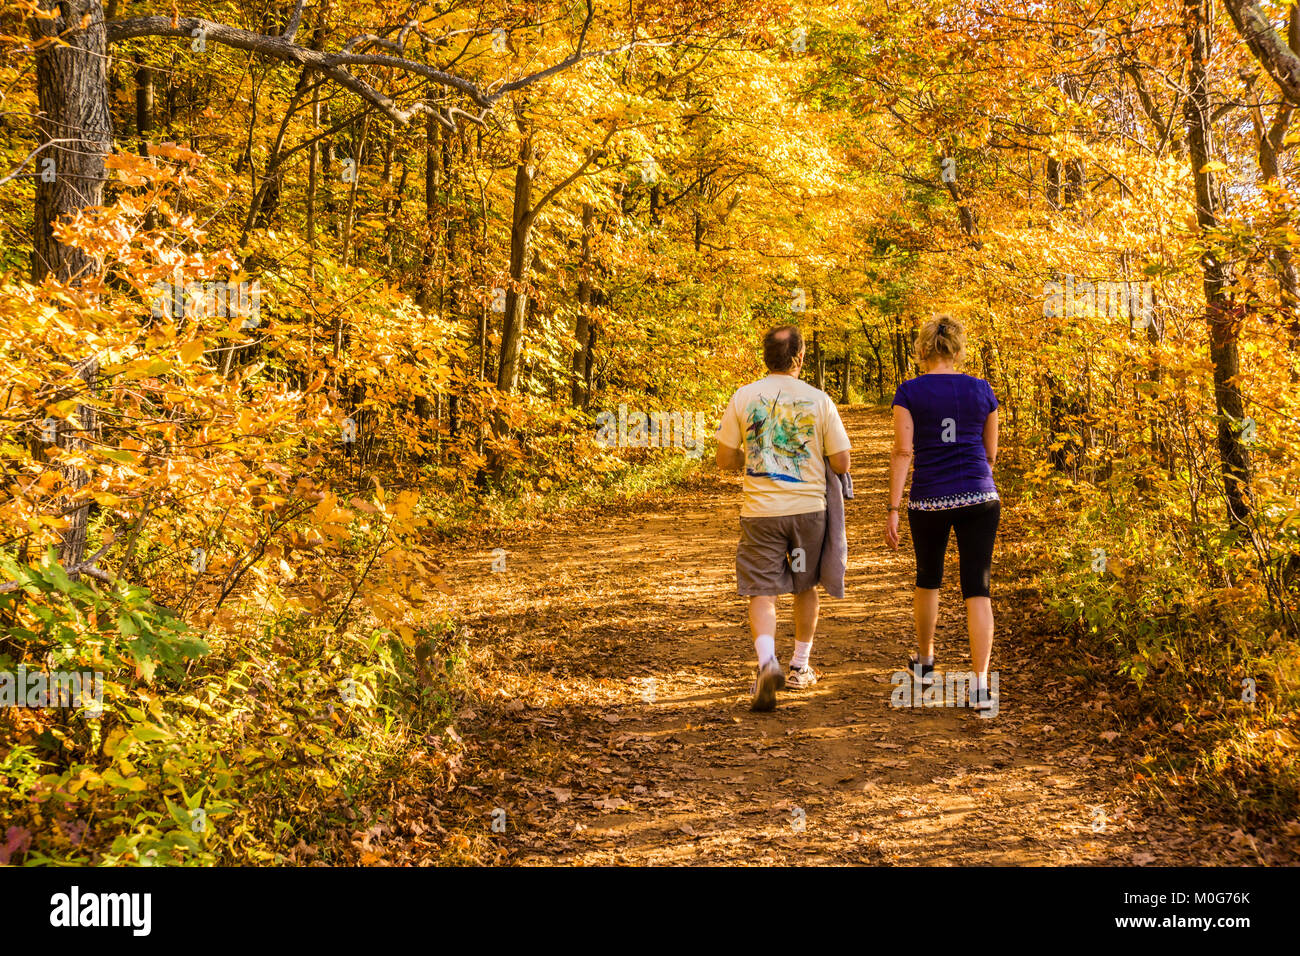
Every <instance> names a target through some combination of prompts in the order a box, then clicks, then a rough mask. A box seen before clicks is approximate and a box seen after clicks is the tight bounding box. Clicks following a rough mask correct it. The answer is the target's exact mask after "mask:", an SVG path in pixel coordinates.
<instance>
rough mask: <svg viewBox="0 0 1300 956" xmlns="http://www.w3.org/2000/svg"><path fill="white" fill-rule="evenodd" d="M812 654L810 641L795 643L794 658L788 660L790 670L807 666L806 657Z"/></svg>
mask: <svg viewBox="0 0 1300 956" xmlns="http://www.w3.org/2000/svg"><path fill="white" fill-rule="evenodd" d="M811 653H812V641H795V642H794V657H792V658H790V667H791V669H792V670H798V669H799V668H800V667H807V666H808V655H809V654H811Z"/></svg>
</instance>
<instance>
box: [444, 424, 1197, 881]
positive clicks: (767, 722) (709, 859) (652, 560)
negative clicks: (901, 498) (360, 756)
mask: <svg viewBox="0 0 1300 956" xmlns="http://www.w3.org/2000/svg"><path fill="white" fill-rule="evenodd" d="M844 418H845V424H846V426H847V427H848V429H849V433H850V435H851V437H852V439H853V442H854V467H853V471H854V480H855V484H856V487H857V490H858V498H857V499H856V500H855V501H854V502H853V503H851V504H850V511H849V516H848V517H849V555H850V570H849V578H848V581H847V593H848V597H847V598H845V599H844V600H841V601H834V600H830V599H824V600H823V604H822V622H821V625H820V628H819V633H818V637H817V642H816V644H815V646H814V649H813V660H812V663H813V665H814V667H815V668H816V669H817V670H818V671H819V672H820V674H821V681H820V683H819V684H818V685H817V686H816V687H815V688H813V689H812V690H811V691H806V692H801V693H795V692H786V693H783V694H782V695H780V698H779V703H778V707H777V709H776V711H775V712H773V713H770V714H753V713H751V712H750V711H749V710H748V704H749V698H748V687H749V682H750V680H751V676H752V667H753V664H752V657H753V648H752V644H751V642H750V638H749V635H748V632H747V628H746V626H745V602H744V599H742V598H740V597H738V596H737V595H736V593H735V577H734V570H733V559H734V554H735V543H736V540H737V536H738V529H739V520H738V506H739V483H740V481H739V478H738V477H734V476H724V475H721V474H719V473H718V472H717V471H716V470H715V469H713V468H712V466H708V467H706V468H705V469H702V472H701V474H700V475H699V476H698V477H697V478H695V479H694V480H693V481H692V482H691V483H689V484H688V485H687V486H685V487H682V488H679V489H676V490H674V491H671V492H666V493H664V495H663V497H662V498H660V499H659V500H657V501H656V502H655V503H654V504H653V505H652V506H649V507H648V508H644V509H642V510H638V511H636V512H634V513H615V514H606V515H600V516H589V517H587V518H586V519H584V518H583V517H582V516H581V515H574V516H571V517H566V518H563V519H559V522H558V523H557V524H556V525H553V526H552V527H551V528H550V529H548V530H547V531H545V532H542V533H539V534H536V535H534V536H532V537H530V538H527V539H525V540H522V541H517V542H509V543H507V544H506V548H507V551H508V556H507V570H506V572H505V573H504V574H492V575H484V573H483V570H482V569H483V556H482V555H477V554H476V555H473V556H467V557H466V558H465V559H464V560H463V561H462V562H461V564H460V565H459V566H457V565H456V564H453V565H452V566H451V568H450V569H449V571H450V574H449V577H450V578H451V579H452V580H453V582H454V583H455V584H457V586H458V590H459V591H460V593H461V594H462V595H464V597H462V598H460V599H459V600H458V604H459V609H458V611H459V613H460V614H461V615H462V618H463V619H465V620H466V621H467V623H468V624H469V626H470V627H471V629H472V631H473V634H474V642H475V644H478V645H482V646H491V647H492V648H493V653H494V655H495V656H496V664H497V666H498V667H499V668H500V673H501V674H502V678H501V683H500V685H499V686H498V687H497V688H496V691H495V693H496V698H495V702H494V703H493V704H492V705H491V706H490V707H488V708H484V709H485V710H490V711H492V713H490V714H488V713H480V714H476V715H470V714H466V715H463V717H464V720H463V721H462V722H461V723H459V724H458V726H459V727H460V732H461V733H462V734H463V735H464V736H465V737H466V738H470V739H472V742H473V743H474V750H475V752H476V753H478V754H480V756H479V758H478V760H477V763H476V765H475V766H473V767H472V768H467V770H468V771H469V773H468V774H467V776H466V777H465V778H464V782H465V783H466V784H468V785H469V786H468V788H466V787H462V788H460V791H461V799H462V801H463V803H462V805H461V806H462V808H463V810H464V811H465V813H464V814H457V816H476V817H477V820H462V821H460V823H458V824H457V825H458V826H468V825H472V826H474V827H477V828H479V829H478V832H479V833H486V835H485V836H484V837H482V838H480V839H481V840H485V841H486V845H487V847H488V848H489V849H490V848H492V847H495V851H494V852H495V853H496V858H497V859H498V860H500V861H501V862H510V863H519V864H528V863H539V862H544V863H582V864H608V863H638V864H674V863H751V864H753V863H757V864H780V863H810V864H818V863H854V862H856V863H871V864H880V863H907V864H930V865H946V864H1072V863H1074V864H1077V863H1092V864H1104V863H1111V864H1131V863H1186V862H1188V860H1187V859H1186V857H1185V856H1182V855H1181V854H1175V853H1174V852H1173V851H1172V850H1169V849H1163V848H1164V847H1166V846H1167V845H1169V844H1170V843H1172V842H1175V841H1169V840H1166V839H1164V838H1163V837H1162V836H1160V831H1161V830H1167V831H1169V832H1170V835H1172V834H1173V832H1174V831H1178V830H1182V831H1183V835H1184V836H1185V829H1184V828H1183V826H1182V825H1181V824H1179V823H1178V822H1177V821H1150V820H1145V821H1144V820H1141V819H1134V818H1133V817H1132V816H1131V814H1132V810H1131V809H1127V808H1126V807H1125V806H1124V800H1123V797H1122V795H1123V794H1124V793H1125V792H1126V791H1125V788H1124V786H1123V782H1124V777H1125V774H1126V773H1131V770H1126V768H1125V764H1124V760H1125V758H1124V756H1123V754H1122V753H1121V752H1119V751H1117V750H1115V749H1113V747H1112V746H1111V745H1108V744H1107V743H1106V741H1105V739H1104V738H1103V737H1102V736H1101V734H1100V732H1099V731H1100V729H1101V728H1100V727H1099V726H1098V725H1097V722H1096V718H1095V717H1094V714H1093V712H1092V711H1091V710H1089V709H1088V708H1087V706H1086V702H1084V701H1081V700H1078V699H1076V697H1075V696H1072V693H1073V692H1072V690H1071V688H1073V687H1074V686H1075V684H1073V683H1072V682H1071V681H1070V680H1069V679H1068V677H1067V676H1066V675H1064V674H1062V673H1059V672H1058V671H1055V670H1053V665H1052V662H1051V661H1049V660H1047V659H1045V657H1044V655H1043V654H1040V653H1038V652H1037V650H1036V647H1037V638H1035V637H1034V636H1033V635H1028V634H1023V633H1018V632H1017V619H1018V618H1019V617H1020V615H1019V614H1018V613H1017V611H1016V607H1015V598H1014V596H1013V591H1014V587H1013V585H1012V583H1010V582H1006V581H1001V580H999V579H998V575H997V567H996V565H995V569H994V577H995V591H994V607H995V613H998V615H999V618H998V632H997V637H996V643H995V646H994V658H993V667H994V668H995V669H996V670H998V671H999V673H1000V686H1001V700H1002V705H1001V710H1000V713H999V714H998V715H997V716H996V717H995V718H993V719H990V720H986V719H981V718H979V717H978V716H976V715H975V714H973V713H972V712H970V711H968V710H965V709H954V708H927V709H921V708H894V707H891V706H890V695H891V691H892V689H893V688H892V685H891V683H890V680H891V675H892V674H893V673H894V672H895V671H898V670H900V669H901V668H902V667H903V665H904V663H905V661H906V658H907V654H908V652H909V650H910V649H911V647H912V632H911V621H910V584H911V574H912V569H913V563H912V555H911V551H910V542H909V541H908V540H907V538H906V537H905V538H904V542H903V546H902V547H901V548H900V549H899V551H898V552H896V553H895V552H891V551H889V550H888V549H887V548H886V547H885V545H884V542H883V540H882V535H881V529H882V526H883V519H884V513H885V512H884V508H885V504H886V501H885V488H886V481H887V478H886V464H887V457H888V456H887V440H888V428H889V418H888V413H887V411H884V410H880V409H863V408H856V409H849V410H847V411H846V412H845V414H844ZM904 527H906V525H904ZM949 561H950V566H949V569H948V571H947V573H946V576H945V584H946V585H947V586H946V587H945V590H944V593H943V603H942V612H941V618H940V624H939V636H938V652H939V654H940V662H939V663H940V666H941V667H944V666H946V667H949V668H953V669H961V670H968V669H969V667H970V663H969V650H968V647H967V644H966V638H965V627H964V614H963V608H962V604H961V601H960V598H959V595H958V594H957V592H956V590H955V589H954V588H953V587H952V583H953V582H955V578H956V575H955V570H956V569H955V547H951V548H950V551H949ZM999 590H1000V592H1001V593H999ZM789 606H790V605H789V599H788V598H786V599H783V600H782V603H781V605H780V616H781V620H780V626H779V629H778V635H777V647H778V652H779V654H780V657H781V659H782V661H783V663H784V662H786V661H788V660H789V656H790V653H791V651H792V649H793V635H792V630H791V626H790V618H789ZM466 790H468V793H466ZM498 807H499V808H502V809H504V810H505V811H506V815H505V817H504V818H503V819H504V821H505V832H504V833H492V832H490V829H489V818H490V814H491V813H492V811H493V809H494V808H498ZM480 811H481V816H480V815H478V814H479V813H480ZM479 821H481V822H479ZM451 822H452V821H450V820H448V819H444V823H447V824H449V825H450V824H451ZM1178 842H1185V840H1184V841H1178Z"/></svg>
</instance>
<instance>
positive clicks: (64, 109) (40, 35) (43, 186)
mask: <svg viewBox="0 0 1300 956" xmlns="http://www.w3.org/2000/svg"><path fill="white" fill-rule="evenodd" d="M41 9H42V11H43V12H44V13H46V14H48V15H49V16H48V17H39V18H34V19H33V20H32V22H31V31H32V37H33V39H34V40H36V41H37V42H38V43H40V44H41V46H40V48H39V49H38V51H37V54H36V95H37V102H38V103H39V106H40V115H39V116H38V118H37V122H36V128H37V133H38V135H39V137H40V141H41V145H42V146H43V147H44V149H43V150H42V153H41V157H42V160H44V159H46V158H48V159H52V160H53V161H54V175H53V177H52V178H50V181H48V182H47V181H46V179H47V178H49V177H45V176H38V177H37V180H36V205H35V221H34V223H33V235H32V261H31V272H32V280H33V281H34V282H41V281H43V280H44V279H45V278H46V277H47V276H48V277H53V278H54V279H56V280H57V281H59V282H63V283H67V284H70V285H80V284H81V283H82V282H83V281H85V280H87V279H90V278H92V277H96V276H98V274H99V272H100V269H101V264H100V263H99V262H97V261H95V260H94V259H92V258H91V257H90V256H89V255H87V254H86V253H85V252H84V251H82V250H81V249H79V248H76V247H75V246H70V245H65V244H63V243H62V242H60V241H59V239H58V238H57V237H56V236H55V234H54V227H55V225H56V224H57V223H61V222H63V221H65V220H67V219H70V218H72V217H74V216H76V214H77V213H79V212H81V211H82V210H83V209H86V208H88V207H91V206H98V205H100V204H101V203H102V202H103V201H104V182H105V180H106V178H107V173H106V169H105V165H104V159H105V156H106V155H107V154H108V151H109V149H110V148H111V146H112V137H113V128H112V120H111V118H110V116H109V110H108V82H107V63H108V56H107V49H106V34H105V28H104V9H103V6H102V4H101V2H100V0H64V2H62V3H55V2H54V0H42V3H41ZM55 38H58V39H57V42H55ZM66 360H67V362H68V364H69V365H70V366H72V368H73V369H75V372H76V375H77V377H78V378H79V379H80V380H81V383H82V387H83V389H84V390H85V391H89V392H93V391H94V389H95V386H96V381H97V379H98V376H99V361H98V359H97V358H96V357H95V356H88V357H85V358H80V359H77V358H75V357H72V356H68V357H67V359H66ZM76 414H77V422H76V428H75V429H74V428H72V427H71V423H67V422H65V423H63V424H61V425H60V426H59V429H58V435H57V440H58V443H59V445H60V446H62V447H63V448H65V449H68V450H74V449H77V448H81V447H83V446H84V444H85V442H84V436H86V435H90V434H93V433H94V431H95V427H96V420H95V410H94V407H93V406H91V405H88V404H84V405H78V406H77V413H76ZM62 472H63V480H64V483H65V485H66V486H67V488H68V492H69V493H68V495H67V496H66V497H64V498H63V499H62V501H61V502H60V504H59V510H60V511H67V510H68V509H69V508H71V507H72V505H73V504H74V501H73V500H72V499H73V498H74V497H75V495H76V493H77V491H78V490H80V489H81V488H83V487H84V486H85V484H86V482H87V481H88V480H89V476H88V475H87V474H86V472H85V471H84V470H82V469H80V468H75V467H72V466H71V465H64V466H63V468H62ZM89 514H90V507H89V505H88V504H83V505H81V506H80V507H78V508H76V509H75V510H72V511H71V513H69V514H68V515H67V516H66V517H67V525H66V526H65V527H64V528H63V530H62V531H61V532H60V536H61V539H62V541H61V548H60V551H61V553H60V560H61V561H62V563H63V566H64V567H66V568H71V567H73V566H75V565H77V564H79V563H80V562H81V560H82V557H83V556H84V554H85V548H86V524H87V520H88V518H89Z"/></svg>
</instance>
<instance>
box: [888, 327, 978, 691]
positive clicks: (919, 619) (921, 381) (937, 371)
mask: <svg viewBox="0 0 1300 956" xmlns="http://www.w3.org/2000/svg"><path fill="white" fill-rule="evenodd" d="M965 353H966V334H965V332H964V331H963V329H962V327H961V323H959V322H957V321H956V320H955V319H953V318H952V317H951V316H948V315H936V316H935V317H934V318H932V319H930V321H928V322H926V323H925V325H923V326H922V327H921V331H920V334H919V335H918V336H917V338H916V361H917V365H919V366H920V367H921V372H922V374H921V375H919V376H917V377H916V378H914V379H911V380H909V381H906V382H904V383H903V384H902V385H900V386H899V387H898V391H897V393H895V395H894V450H893V455H892V457H891V460H890V468H889V517H888V519H887V521H886V524H885V540H886V541H887V542H888V544H889V546H890V547H891V548H893V549H895V550H897V548H898V514H899V510H900V508H901V507H902V499H903V482H904V481H906V480H907V472H908V468H909V467H910V466H911V465H912V464H913V454H915V459H916V461H915V466H916V467H915V469H914V471H913V473H912V489H911V492H910V494H909V495H908V502H907V523H908V526H909V527H910V528H911V531H912V546H913V547H914V548H915V550H916V592H915V594H914V596H913V599H912V609H913V615H914V617H915V619H916V641H917V653H916V654H914V655H912V657H911V658H910V659H909V660H908V667H907V669H908V671H909V673H911V674H912V676H913V677H914V678H915V679H916V680H918V681H920V682H921V684H922V685H923V686H928V685H930V684H933V683H934V678H933V676H932V674H933V671H934V626H935V621H936V619H937V618H938V615H939V585H940V584H941V583H942V581H943V556H944V552H945V551H946V550H947V548H948V532H949V530H952V531H955V532H956V535H957V551H958V554H959V556H960V561H961V596H962V597H963V598H964V599H965V601H966V628H967V631H968V632H969V633H970V655H971V661H972V663H973V665H974V668H975V678H974V680H973V681H972V682H971V689H970V705H971V707H973V708H975V709H976V710H979V711H996V703H995V702H994V701H992V700H991V699H990V697H989V684H988V671H989V655H990V653H991V651H992V647H993V605H992V602H991V601H990V600H989V572H990V568H991V565H992V562H993V538H994V536H995V535H996V534H997V530H998V518H999V516H1000V515H1001V509H1002V504H1001V502H1000V501H999V500H998V490H997V486H996V485H995V484H994V483H993V463H994V461H996V459H997V456H998V400H997V398H996V397H995V396H994V394H993V389H992V387H991V386H990V385H989V383H988V382H986V381H984V380H983V379H982V378H974V377H973V376H970V375H964V374H962V373H961V372H959V371H957V368H958V366H959V365H960V364H961V362H962V360H963V359H964V358H965Z"/></svg>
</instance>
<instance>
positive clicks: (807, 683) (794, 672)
mask: <svg viewBox="0 0 1300 956" xmlns="http://www.w3.org/2000/svg"><path fill="white" fill-rule="evenodd" d="M816 683H817V674H816V673H815V672H814V671H813V669H812V668H811V667H810V666H809V665H807V664H805V665H804V666H803V667H791V668H790V673H788V674H786V675H785V686H786V687H787V688H788V689H790V690H807V689H808V688H809V687H812V686H813V684H816Z"/></svg>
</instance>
